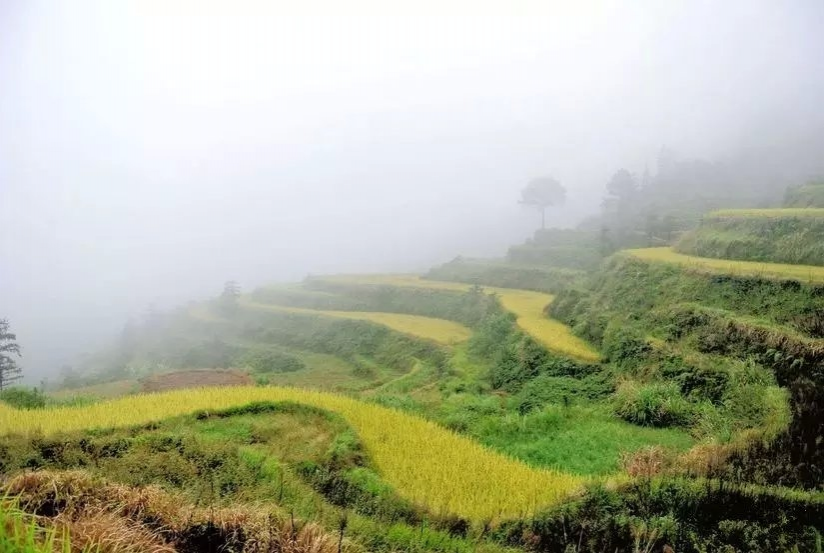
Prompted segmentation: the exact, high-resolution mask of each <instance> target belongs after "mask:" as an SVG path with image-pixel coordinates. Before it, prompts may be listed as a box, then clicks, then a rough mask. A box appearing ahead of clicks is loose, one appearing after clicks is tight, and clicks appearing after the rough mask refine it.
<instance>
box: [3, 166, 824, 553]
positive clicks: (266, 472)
mask: <svg viewBox="0 0 824 553" xmlns="http://www.w3.org/2000/svg"><path fill="white" fill-rule="evenodd" d="M609 193H610V198H609V200H610V202H607V203H608V205H607V207H608V208H609V209H611V210H613V214H614V215H615V216H616V217H618V216H619V215H620V216H621V217H630V215H631V213H633V212H634V211H635V207H634V205H633V202H636V201H638V199H639V194H640V193H641V192H640V189H639V188H638V187H637V183H635V182H634V177H633V176H632V175H630V174H629V173H626V172H619V173H616V175H615V177H614V178H613V179H612V181H610V186H609ZM818 219H819V215H818V213H817V212H816V211H815V210H809V209H804V210H796V209H782V210H733V211H730V210H724V211H718V212H715V213H713V214H711V215H709V216H707V218H706V219H705V223H704V226H703V227H701V229H699V230H698V231H696V234H695V235H692V236H689V235H688V236H686V237H685V238H683V240H682V242H681V245H680V246H679V248H680V247H683V246H684V245H685V244H688V243H689V241H690V240H693V239H695V236H697V235H698V233H700V232H703V230H702V229H704V230H707V229H709V228H711V227H712V225H715V227H714V229H715V230H717V229H718V225H720V224H722V223H720V222H719V221H735V224H736V225H738V224H740V225H743V226H742V227H740V228H745V227H746V226H747V225H752V227H751V228H750V227H747V230H746V232H747V233H749V235H750V236H752V235H754V233H753V232H751V230H752V229H755V228H757V227H759V228H760V227H764V226H769V225H773V224H786V222H787V221H788V220H793V221H795V222H794V223H793V225H796V226H794V227H792V228H793V229H794V230H793V231H792V232H796V231H797V232H796V234H803V232H808V231H809V230H810V229H814V228H816V227H815V225H817V222H816V221H818ZM658 223H659V226H656V227H655V228H654V229H652V231H651V234H648V235H646V236H640V239H639V240H640V241H641V242H644V241H646V242H652V243H655V242H656V240H658V239H659V237H660V236H662V235H663V233H664V232H665V230H666V229H664V227H663V226H660V224H662V223H661V221H660V220H659V221H658ZM723 224H726V223H723ZM653 226H654V225H653ZM659 227H660V228H659ZM650 228H652V227H650ZM787 228H789V227H787ZM662 229H663V230H662ZM625 230H626V229H625ZM802 231H803V232H802ZM622 232H623V231H622ZM538 235H540V237H541V239H542V240H543V239H546V240H547V242H546V243H545V244H544V246H547V247H548V248H550V249H551V248H554V247H555V245H552V244H551V241H552V240H556V241H558V243H559V244H560V243H561V242H563V239H566V240H567V242H566V246H564V247H567V246H568V247H569V248H570V252H571V253H577V254H578V255H579V258H580V259H586V257H587V255H588V252H589V253H592V254H593V257H592V259H593V260H594V259H595V258H596V257H597V258H600V257H602V255H603V254H604V253H605V252H606V251H607V250H608V249H609V248H608V247H607V246H610V245H609V244H607V243H605V242H604V240H606V239H607V238H609V237H608V236H607V237H605V236H604V235H599V234H598V233H597V232H592V231H582V230H577V231H570V232H569V233H564V232H558V231H555V230H547V231H539V233H538ZM585 235H586V236H588V238H586V239H585V240H584V238H583V237H584V236H585ZM599 236H600V238H599ZM636 238H637V236H636ZM631 240H633V238H631V236H630V234H626V235H624V237H623V238H622V241H623V242H622V243H626V242H627V241H631ZM767 242H768V241H765V244H767ZM541 247H543V246H541ZM741 247H742V248H744V250H746V251H747V252H749V253H748V255H755V250H756V249H757V248H756V247H755V246H754V245H752V244H748V245H744V246H741ZM782 247H783V248H784V249H785V250H786V249H787V247H786V245H785V246H782ZM538 249H540V248H538ZM768 249H769V245H768V244H767V245H764V246H763V248H762V253H764V255H767V253H768ZM810 251H812V250H810ZM555 253H557V251H556V252H555ZM717 254H718V255H720V256H727V255H729V252H727V251H721V250H719V251H718V252H717ZM706 255H709V254H706ZM759 255H760V254H759ZM548 259H549V257H545V258H543V260H542V261H541V263H546V262H547V260H548ZM536 260H537V258H535V259H534V260H533V261H532V262H531V263H527V264H524V263H522V262H515V261H512V260H511V259H510V260H508V261H502V260H490V261H484V260H471V259H463V258H458V259H455V260H453V261H452V262H450V263H447V264H444V265H442V266H440V267H436V268H434V269H432V270H431V271H430V272H429V274H428V275H427V278H421V277H418V276H414V275H335V276H327V277H317V276H316V277H311V278H307V279H306V280H305V281H304V282H302V283H300V284H295V285H288V286H277V287H265V288H261V289H258V290H255V291H252V292H251V293H250V294H247V295H242V294H240V292H239V290H238V289H237V286H236V285H232V286H229V285H228V284H227V287H226V290H228V292H227V291H226V290H224V293H223V294H221V296H220V298H218V299H217V300H214V301H211V302H206V303H201V304H196V305H192V306H189V307H188V308H186V309H184V310H179V311H177V312H173V313H169V314H153V316H152V318H151V320H147V321H145V322H144V323H142V324H140V325H133V326H131V327H130V328H127V329H126V330H125V331H124V334H123V336H122V339H121V341H120V343H119V344H117V345H116V347H114V348H112V350H110V351H108V352H105V353H104V354H102V355H101V356H99V357H97V358H92V359H93V363H94V364H95V366H96V367H101V366H104V367H108V368H107V369H105V370H102V371H101V370H100V369H99V368H98V369H97V372H96V373H93V374H94V376H93V377H91V378H90V377H89V376H88V374H89V373H86V374H85V375H84V374H83V373H80V374H78V375H73V379H74V380H78V379H79V380H83V379H84V378H86V379H88V380H90V381H94V380H95V379H97V380H98V381H99V380H106V379H108V380H109V385H114V384H116V383H121V382H125V383H131V384H130V386H131V388H130V389H129V390H130V391H131V390H133V389H134V387H135V386H143V387H144V390H149V389H153V388H148V387H146V386H147V383H148V382H155V381H156V380H158V379H159V380H161V381H163V380H165V381H167V382H179V385H181V386H187V385H188V386H191V385H197V383H198V378H201V376H200V375H203V374H204V373H203V372H202V371H204V370H205V371H207V372H208V371H209V370H211V371H212V372H217V371H215V370H214V369H208V368H207V367H215V368H221V369H222V370H224V371H227V372H229V370H228V369H229V368H230V367H231V368H232V371H234V372H237V371H242V372H240V374H241V375H242V377H243V378H245V379H246V382H247V383H251V382H252V381H253V382H255V383H256V384H257V385H258V386H257V387H251V386H247V387H231V388H220V389H209V388H207V389H199V390H177V391H173V392H164V393H162V394H149V395H137V396H128V397H124V398H122V399H119V400H115V401H113V402H111V403H89V402H86V403H81V404H79V405H76V406H73V407H68V406H63V407H60V406H56V405H54V400H53V399H51V398H44V397H43V396H42V395H41V394H40V393H39V392H37V391H33V392H30V391H28V390H22V391H21V390H9V391H6V392H4V393H3V394H2V395H0V400H3V401H4V402H6V403H7V404H9V405H10V406H11V407H15V408H23V409H29V410H28V411H18V410H14V409H12V408H11V407H8V406H2V405H0V419H2V421H1V422H2V424H3V426H4V428H5V429H6V431H7V433H8V434H7V438H6V439H5V440H4V441H3V442H2V443H0V470H2V472H3V473H5V474H10V475H12V480H13V479H14V478H18V479H26V478H28V479H32V476H31V475H30V474H29V473H26V472H25V471H26V470H27V469H37V470H38V471H45V472H44V473H43V474H45V475H47V476H43V478H50V479H51V480H48V481H49V482H51V484H49V485H51V486H53V487H57V488H59V487H60V486H61V485H63V483H64V482H65V481H66V478H67V477H66V476H65V474H66V473H64V472H63V471H66V470H73V469H78V468H82V469H83V470H84V471H85V472H84V473H83V474H84V476H83V478H91V479H93V480H95V481H96V482H97V483H96V484H94V485H91V484H89V485H90V486H91V487H92V488H94V489H98V488H99V487H100V486H104V487H105V486H112V485H118V486H127V487H129V489H133V490H139V489H148V488H146V487H153V486H155V487H159V488H160V490H161V492H162V493H163V494H168V497H174V498H175V501H177V502H178V503H179V504H181V505H189V506H191V507H189V508H191V509H193V510H194V511H192V512H198V513H203V512H205V511H197V510H198V509H204V510H213V511H215V512H227V510H232V509H240V510H242V511H244V512H246V511H245V510H247V509H249V510H250V511H249V512H250V513H257V514H255V515H251V514H250V515H248V516H250V517H253V518H254V517H260V516H264V515H263V514H262V513H263V512H262V511H261V509H265V511H266V514H265V516H266V517H270V516H271V517H275V518H274V519H273V520H278V521H281V522H277V523H268V526H267V524H264V523H262V522H261V523H255V525H254V532H263V529H264V528H269V529H271V531H272V532H275V533H277V532H279V531H281V529H282V528H286V527H289V528H292V529H293V530H294V528H296V527H298V526H300V525H299V524H298V523H295V522H291V523H290V524H291V526H289V525H288V524H285V523H284V522H283V521H286V520H292V519H293V517H297V518H298V519H300V520H304V521H307V523H306V524H307V526H309V525H311V524H314V525H316V526H315V528H316V530H313V532H316V535H317V536H320V537H319V538H318V539H319V540H320V542H319V543H320V544H322V545H321V546H319V548H318V549H316V550H318V551H323V553H326V552H327V551H328V553H331V552H332V551H336V550H337V549H338V546H339V547H340V549H341V551H344V550H346V551H366V550H369V551H386V552H387V553H388V552H390V551H443V552H447V551H467V552H468V551H489V552H492V551H504V550H507V551H513V550H522V551H523V550H527V551H546V552H550V551H565V550H568V551H582V552H583V551H592V552H596V551H604V550H607V551H620V552H629V551H655V550H666V548H665V546H666V547H670V548H674V550H676V551H690V552H693V551H694V552H696V553H697V552H699V551H709V550H713V551H714V550H725V551H726V550H728V551H774V550H785V551H794V550H798V551H802V550H805V551H806V550H812V551H815V550H817V549H820V548H821V537H820V533H821V532H822V531H824V527H822V524H821V520H824V518H822V504H823V503H822V501H824V497H822V496H821V493H820V488H821V486H822V477H821V475H822V474H824V448H822V447H821V443H824V422H822V421H824V411H822V409H823V408H822V407H821V406H824V392H823V391H822V390H824V370H822V367H824V318H823V317H822V315H821V313H824V273H822V272H821V271H824V267H816V266H806V265H798V264H781V263H761V262H756V261H747V260H741V259H739V260H734V259H727V258H713V257H700V256H691V255H685V254H683V253H679V252H675V251H673V250H672V249H670V248H645V249H636V250H628V251H624V252H620V253H617V254H615V255H613V256H611V257H609V258H608V259H607V260H606V261H604V262H603V263H602V264H601V265H600V267H599V268H598V269H597V270H591V271H590V272H589V273H588V274H586V275H585V274H584V273H583V272H582V271H580V270H576V269H570V268H569V267H570V265H571V264H569V263H565V265H566V267H564V268H561V267H559V266H548V265H539V264H536V263H537V261H536ZM585 264H586V263H584V264H582V265H581V266H583V265H585ZM589 266H590V267H594V264H592V265H589ZM819 273H821V274H819ZM229 284H232V283H229ZM456 329H458V330H459V331H458V330H456ZM190 369H200V371H193V370H190ZM233 374H234V373H233ZM147 375H149V376H148V377H147ZM101 376H104V378H100V377H101ZM187 378H188V380H187ZM252 379H253V380H252ZM277 386H294V387H296V388H304V389H303V390H301V389H295V388H281V387H277ZM173 387H174V386H173ZM305 388H313V389H318V390H329V391H336V392H343V393H344V394H346V395H334V394H328V393H318V392H312V391H308V390H305ZM160 389H163V388H162V387H161V388H160ZM13 430H16V432H14V431H13ZM54 471H56V472H54ZM13 475H17V476H16V477H14V476H13ZM103 476H105V477H106V478H107V479H109V480H110V481H111V482H109V483H106V484H101V483H100V482H102V481H101V480H100V478H101V477H103ZM36 481H37V482H40V483H39V484H37V485H36V486H35V488H36V489H38V490H41V489H42V488H41V487H38V486H45V485H46V484H44V483H43V482H45V481H46V480H36ZM9 482H10V480H9V479H6V480H4V481H0V490H4V491H5V492H6V493H12V491H13V490H17V489H18V488H14V487H13V486H11V485H10V484H9ZM15 485H18V484H15ZM106 489H107V490H108V489H109V488H106ZM15 493H16V492H15ZM27 493H28V492H27ZM37 493H38V494H39V493H40V492H37ZM95 493H97V492H95ZM31 495H32V494H29V495H26V493H23V494H22V495H21V497H22V498H23V500H24V501H23V503H21V507H20V508H21V509H22V510H23V511H26V512H32V508H34V509H37V508H40V506H42V495H37V494H34V495H35V496H36V497H39V498H40V499H38V500H36V501H35V500H34V499H32V498H31V497H30V496H31ZM38 501H40V502H39V503H38ZM197 516H201V515H197ZM244 516H247V515H244ZM164 520H172V521H176V522H173V523H171V526H170V527H172V528H175V530H174V531H173V532H172V533H171V534H170V536H172V537H171V538H169V537H168V536H167V535H166V534H164V535H163V536H164V537H163V538H162V539H164V540H167V542H166V543H174V544H177V545H179V544H181V543H184V542H186V540H188V539H189V536H190V533H191V532H192V525H191V524H189V523H184V522H182V521H181V519H178V518H175V517H174V516H171V515H170V516H167V517H166V518H165V519H164ZM250 520H251V519H250ZM254 520H263V519H260V518H254ZM46 522H47V524H45V525H44V528H46V529H47V530H46V531H48V528H52V527H57V526H54V525H51V522H49V521H46ZM133 523H135V521H134V520H132V522H129V523H127V524H133ZM210 523H211V522H210ZM138 524H139V526H140V527H141V528H143V530H145V531H146V532H148V534H147V535H155V534H152V532H155V530H156V528H157V527H156V526H152V524H154V523H150V522H147V521H146V520H143V519H141V520H140V521H138ZM65 527H66V528H69V529H70V530H71V529H72V528H74V526H72V524H67V525H65ZM60 528H62V526H61V527H60ZM220 528H224V529H225V531H226V532H228V533H231V532H235V530H231V529H232V528H237V527H236V526H231V525H229V526H221V527H220ZM221 532H224V530H221ZM78 535H82V534H78ZM221 535H222V536H224V537H221V538H215V539H216V540H217V542H218V543H222V544H225V545H226V547H228V548H229V550H237V551H240V550H251V549H248V543H250V542H248V541H244V542H243V543H244V544H247V545H242V546H241V545H239V544H240V542H233V541H231V540H234V539H237V538H236V534H232V535H233V536H235V537H233V538H231V539H229V538H226V535H228V534H226V535H224V534H221ZM256 535H262V534H256ZM155 537H156V535H155ZM167 538H168V539H167ZM152 539H155V538H152ZM169 540H171V541H169ZM78 543H79V544H81V545H82V544H83V543H85V542H78ZM186 543H188V542H186ZM230 544H232V545H230ZM232 547H234V548H235V549H232ZM243 547H246V548H247V549H243ZM324 548H326V549H324ZM296 551H303V550H301V549H296Z"/></svg>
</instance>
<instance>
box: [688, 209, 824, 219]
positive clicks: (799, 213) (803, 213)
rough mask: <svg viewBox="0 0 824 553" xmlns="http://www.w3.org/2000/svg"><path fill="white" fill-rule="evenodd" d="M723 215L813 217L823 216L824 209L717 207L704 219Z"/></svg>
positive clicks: (722, 216) (770, 217) (743, 216)
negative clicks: (717, 208)
mask: <svg viewBox="0 0 824 553" xmlns="http://www.w3.org/2000/svg"><path fill="white" fill-rule="evenodd" d="M724 217H742V218H767V219H772V218H784V217H814V218H824V209H822V208H808V207H778V208H772V209H719V210H717V211H712V212H710V213H708V214H707V215H705V216H704V219H716V218H724Z"/></svg>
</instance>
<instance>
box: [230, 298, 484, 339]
mask: <svg viewBox="0 0 824 553" xmlns="http://www.w3.org/2000/svg"><path fill="white" fill-rule="evenodd" d="M241 305H243V306H244V307H247V308H250V309H261V310H264V311H281V312H286V313H306V314H311V315H323V316H326V317H337V318H340V319H354V320H357V321H371V322H373V323H378V324H382V325H384V326H388V327H389V328H391V329H392V330H397V331H398V332H402V333H404V334H409V335H411V336H416V337H418V338H424V339H426V340H431V341H433V342H437V343H439V344H444V345H453V344H459V343H461V342H465V341H466V340H468V339H469V336H470V334H471V331H470V330H469V329H468V328H467V327H465V326H464V325H462V324H460V323H456V322H453V321H447V320H445V319H436V318H434V317H422V316H420V315H408V314H405V313H383V312H378V311H327V310H319V309H307V308H305V307H287V306H280V305H272V304H268V303H267V304H264V303H254V302H247V301H244V302H242V304H241Z"/></svg>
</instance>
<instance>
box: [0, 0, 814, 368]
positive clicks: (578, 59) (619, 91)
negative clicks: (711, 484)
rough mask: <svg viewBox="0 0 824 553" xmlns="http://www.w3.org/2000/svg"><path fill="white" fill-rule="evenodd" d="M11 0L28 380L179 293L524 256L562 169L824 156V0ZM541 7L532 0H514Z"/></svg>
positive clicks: (589, 192) (2, 175)
mask: <svg viewBox="0 0 824 553" xmlns="http://www.w3.org/2000/svg"><path fill="white" fill-rule="evenodd" d="M446 4H447V5H446V6H443V5H442V4H441V3H437V2H432V3H423V4H420V3H415V5H414V6H413V5H411V4H410V5H408V6H406V7H403V6H400V5H399V6H398V7H397V11H396V12H393V11H392V10H390V9H389V8H388V7H387V6H386V5H383V7H381V4H377V3H375V4H374V5H371V6H370V5H366V4H358V5H355V4H350V5H349V6H350V7H351V8H352V10H351V11H352V12H353V13H345V11H344V10H343V9H342V8H341V6H340V5H339V4H336V5H335V6H333V5H331V4H322V3H309V4H304V3H289V4H287V3H279V2H259V3H256V2H240V3H235V2H221V3H218V2H181V1H169V2H163V1H152V2H138V1H135V2H106V1H78V2H50V1H42V2H39V1H27V0H2V1H0V222H2V225H3V228H2V231H0V317H7V318H8V319H9V320H10V322H11V324H12V328H13V330H14V331H15V332H16V333H17V335H18V338H19V341H20V344H21V346H22V348H23V355H24V356H23V359H22V365H23V366H24V367H25V370H26V373H27V378H28V380H29V381H36V380H37V379H38V378H41V377H44V376H48V375H52V374H54V373H55V372H56V370H57V369H58V368H59V366H60V365H61V364H62V363H69V362H71V360H72V358H73V357H74V356H75V355H77V354H78V353H80V352H83V351H84V350H86V349H88V348H92V347H95V346H96V345H97V344H99V343H100V342H101V341H103V340H105V339H106V338H107V337H109V336H111V335H114V334H116V333H117V332H119V330H120V328H122V325H123V324H124V322H125V321H126V320H127V319H128V318H129V317H130V316H137V315H140V314H141V313H142V312H143V311H145V309H146V308H147V306H148V305H150V304H153V305H155V306H157V307H159V308H168V307H171V306H174V305H176V304H178V303H181V302H186V301H189V300H193V299H199V298H203V297H208V296H211V295H216V294H218V293H219V292H220V289H221V287H222V284H223V282H224V281H225V280H228V279H234V280H237V281H238V282H239V283H240V284H241V286H242V287H243V288H244V289H245V290H248V289H251V288H253V287H254V286H257V285H260V284H263V283H266V282H276V281H290V280H299V279H301V278H303V277H304V276H305V275H307V274H309V273H330V272H369V271H396V272H401V271H422V270H425V269H426V268H427V267H429V266H430V265H432V264H433V263H438V262H442V261H446V260H448V259H450V258H452V257H455V256H456V255H459V254H462V255H474V256H500V255H503V254H504V253H505V251H506V248H507V246H509V245H510V244H513V243H517V242H521V241H523V240H524V239H525V238H527V237H529V236H530V235H531V234H532V232H533V231H534V230H535V228H536V227H537V225H538V219H537V218H536V214H535V213H534V212H533V211H529V210H525V209H524V208H523V207H521V206H519V205H518V203H517V200H518V193H519V190H520V188H521V187H522V186H523V185H524V184H525V182H527V181H528V180H529V179H531V178H533V177H535V176H538V175H544V174H551V175H553V176H555V177H556V178H557V179H558V180H560V181H561V182H562V183H563V185H564V186H566V187H567V189H568V201H567V203H566V205H565V206H564V207H563V208H561V209H553V210H552V211H551V212H550V214H549V224H551V225H552V226H572V225H575V224H576V223H577V222H578V221H579V220H580V219H581V218H583V217H584V216H586V215H589V214H592V213H596V212H597V211H598V209H599V207H600V204H601V199H602V196H603V190H604V185H605V183H606V182H607V181H608V179H609V177H610V175H612V174H613V173H614V172H615V170H616V169H618V168H621V167H625V168H627V169H629V170H630V171H632V172H635V173H639V174H640V173H642V172H643V171H644V170H645V168H648V169H649V170H651V171H653V170H654V169H655V163H656V156H657V155H658V152H659V151H660V150H661V148H662V146H666V147H667V148H670V149H672V150H674V151H675V152H677V153H678V154H679V155H680V156H683V157H686V158H703V159H710V160H719V159H730V158H736V159H748V160H752V163H754V164H755V167H754V169H753V172H754V173H759V174H763V175H764V178H765V179H774V180H775V179H777V180H782V181H786V182H783V183H782V184H784V185H786V184H795V183H796V182H797V181H800V180H803V179H804V178H805V177H807V176H808V175H811V174H815V173H821V172H824V155H821V153H822V152H824V149H822V146H824V143H823V142H824V141H822V133H821V131H822V130H824V110H822V109H821V101H822V100H821V99H822V98H823V97H824V67H822V64H824V61H822V60H823V59H824V58H822V55H821V54H822V52H824V36H822V33H821V28H822V25H824V4H822V3H821V2H818V1H816V0H811V1H808V2H804V1H796V2H770V1H750V0H742V1H735V2H709V1H701V2H654V1H649V2H618V1H616V2H551V3H543V2H535V3H532V4H526V3H524V4H521V3H518V4H517V5H515V6H511V5H509V3H506V2H501V3H499V4H497V5H494V4H493V3H491V2H490V3H484V4H476V3H473V2H466V3H462V4H460V5H459V4H457V3H446ZM508 10H515V11H514V13H507V11H508Z"/></svg>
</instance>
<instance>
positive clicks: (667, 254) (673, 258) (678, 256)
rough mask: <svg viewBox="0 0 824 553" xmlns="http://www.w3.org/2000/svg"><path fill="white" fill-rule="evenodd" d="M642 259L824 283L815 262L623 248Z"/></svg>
mask: <svg viewBox="0 0 824 553" xmlns="http://www.w3.org/2000/svg"><path fill="white" fill-rule="evenodd" d="M623 253H624V255H631V256H634V257H637V258H638V259H643V260H645V261H658V262H662V263H671V264H674V265H680V266H682V267H687V268H690V269H695V270H699V271H705V272H710V273H719V274H731V275H745V276H754V277H762V278H774V279H793V280H798V281H801V282H806V283H816V284H821V283H824V267H821V266H817V265H789V264H785V263H761V262H756V261H733V260H729V259H716V258H711V257H696V256H692V255H686V254H682V253H678V252H675V251H673V250H672V249H670V248H666V247H665V248H638V249H634V250H624V252H623Z"/></svg>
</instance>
